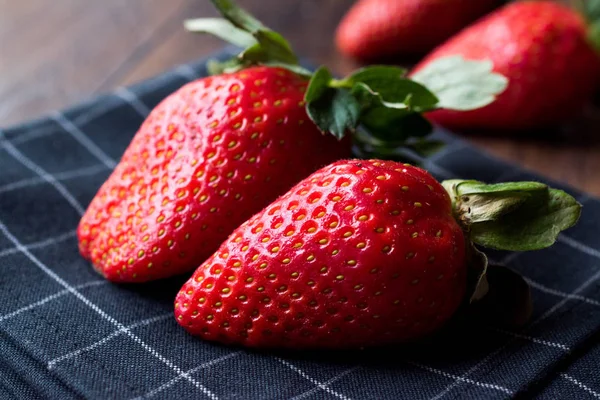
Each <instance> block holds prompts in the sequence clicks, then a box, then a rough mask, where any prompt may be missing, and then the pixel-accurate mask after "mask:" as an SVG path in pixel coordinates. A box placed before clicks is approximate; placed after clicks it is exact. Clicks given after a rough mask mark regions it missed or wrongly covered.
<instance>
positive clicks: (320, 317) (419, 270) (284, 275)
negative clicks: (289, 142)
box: [175, 160, 579, 348]
mask: <svg viewBox="0 0 600 400" xmlns="http://www.w3.org/2000/svg"><path fill="white" fill-rule="evenodd" d="M448 185H449V188H450V190H451V191H456V196H455V199H454V200H455V202H456V203H455V204H457V206H456V207H455V209H454V210H453V208H452V204H451V199H450V196H449V195H448V193H447V192H446V191H445V190H444V187H442V186H441V185H440V184H439V183H438V182H437V181H436V180H435V179H434V178H433V177H432V176H431V175H429V174H428V173H427V172H426V171H424V170H422V169H419V168H416V167H412V166H409V165H408V164H400V163H397V162H393V161H379V160H370V161H360V160H353V161H339V162H337V163H334V164H332V165H330V166H328V167H325V168H323V169H321V170H320V171H318V172H316V173H314V174H313V175H311V176H310V177H308V178H306V179H305V180H303V181H302V182H300V183H299V184H298V185H296V186H295V187H294V188H292V189H291V190H290V191H289V192H288V193H287V194H285V195H284V196H282V197H280V198H279V199H278V200H277V201H275V202H274V203H273V204H271V205H270V206H268V207H267V208H266V209H265V210H263V211H262V212H260V213H258V214H256V215H255V216H254V217H252V218H251V219H250V220H249V221H247V222H246V223H244V224H243V225H241V226H240V227H239V228H238V229H237V230H235V231H234V232H233V233H232V234H231V236H229V238H228V239H227V241H225V242H224V243H223V244H222V245H221V247H220V248H219V250H218V251H217V252H216V253H215V254H214V255H213V256H212V257H210V258H209V259H208V260H207V261H206V262H205V263H204V264H202V265H201V266H200V267H199V268H198V269H197V270H196V272H195V273H194V274H193V276H192V277H191V278H190V280H189V281H188V282H187V283H186V284H185V285H184V286H183V287H182V289H181V291H180V292H179V294H178V296H177V299H176V303H175V315H176V318H177V320H178V322H179V323H180V324H181V325H182V326H183V327H184V328H185V329H187V330H188V331H189V332H190V333H192V334H194V335H200V336H201V337H203V338H205V339H209V340H218V341H222V342H226V343H236V344H242V345H246V346H252V347H293V348H299V347H327V348H340V347H357V346H372V345H381V344H386V343H393V342H399V341H405V340H410V339H414V338H417V337H420V336H423V335H424V334H427V333H430V332H432V331H434V330H436V329H438V328H439V327H440V326H441V325H443V324H444V323H445V322H446V321H447V320H448V319H449V318H450V317H451V316H452V315H453V314H454V312H455V311H456V309H457V308H458V306H459V304H460V303H461V302H462V301H463V299H464V298H465V289H466V287H467V273H468V268H467V264H468V262H467V260H468V258H467V254H472V253H471V250H470V249H471V246H470V242H469V241H466V240H465V235H464V233H463V230H462V228H461V226H460V225H459V223H458V222H457V221H456V220H455V219H454V212H456V213H457V215H459V214H460V215H461V224H463V225H464V224H466V222H465V221H467V220H469V219H472V220H473V225H471V226H472V227H473V228H474V230H475V231H476V230H477V227H478V226H479V225H475V220H476V219H477V218H478V216H479V213H478V212H479V210H481V209H482V208H481V205H482V203H479V202H477V201H475V202H473V204H471V203H469V200H468V199H467V198H466V196H464V195H462V193H463V192H462V190H463V189H462V187H463V186H464V185H466V186H464V187H465V189H464V190H469V193H471V195H472V197H473V199H474V200H478V199H477V193H476V192H475V193H473V190H476V189H477V188H481V185H482V184H481V183H479V182H477V183H475V182H473V181H468V182H464V181H463V182H452V181H451V182H449V183H448ZM507 185H509V184H507ZM510 185H513V186H511V187H510V189H511V190H512V189H514V185H521V186H519V190H520V192H519V193H518V194H517V196H523V193H524V191H525V192H526V191H527V190H526V189H525V188H524V186H525V185H531V188H530V190H531V191H532V192H533V191H537V190H539V191H540V192H536V193H539V194H543V193H544V190H547V188H546V187H545V186H544V185H541V184H535V183H532V184H529V183H526V184H510ZM484 187H485V190H484V192H483V196H488V193H490V192H497V191H503V195H505V196H506V197H505V198H504V199H500V198H499V197H493V196H494V195H495V193H491V196H488V197H487V198H488V200H490V202H488V203H487V205H484V206H483V208H485V210H484V211H485V212H484V213H483V214H482V215H485V216H486V221H485V222H486V223H489V222H490V221H491V220H493V219H494V218H495V217H498V215H499V214H500V213H501V212H499V211H500V210H501V209H504V210H508V209H509V208H510V210H511V211H512V210H515V207H516V204H515V201H519V200H516V199H517V197H515V196H514V193H507V191H506V190H507V189H506V188H507V187H508V186H504V188H505V189H504V190H500V187H502V185H494V186H492V185H484ZM466 188H468V189H466ZM561 193H562V192H561ZM533 196H534V195H533V194H532V197H533ZM567 197H568V199H569V200H568V201H567V203H569V204H568V206H573V207H575V210H574V211H573V217H574V218H571V219H570V220H569V221H568V222H567V223H566V224H565V225H561V224H560V222H559V223H557V226H560V228H559V230H560V229H565V228H566V227H568V226H571V225H572V224H573V223H574V222H575V221H576V219H577V217H578V215H579V207H578V206H577V205H576V204H577V203H576V202H575V201H574V200H573V199H572V198H571V197H570V196H567ZM518 198H519V199H521V198H523V197H518ZM505 200H506V204H505V203H503V202H504V201H505ZM490 203H495V204H493V205H492V207H490ZM500 203H502V204H500ZM564 205H565V206H567V204H566V203H565V204H564ZM496 206H500V208H496ZM540 206H542V203H540ZM503 207H506V208H503ZM467 209H468V212H467V211H466V210H467ZM471 209H472V210H473V213H471ZM463 211H464V213H465V214H462V212H463ZM490 211H493V212H495V213H498V215H495V216H492V215H491V214H490ZM529 222H531V221H529ZM524 223H528V221H524ZM465 226H466V225H465ZM486 233H487V234H489V233H490V232H486ZM536 235H537V236H535V235H534V238H533V240H537V239H536V238H537V237H539V231H536ZM478 237H479V236H477V235H476V237H475V238H473V240H479V239H478ZM555 238H556V235H555V236H554V237H553V239H552V240H554V239H555ZM496 239H497V237H496ZM529 239H531V238H529ZM482 240H483V241H485V240H489V236H488V237H486V238H483V239H482ZM530 241H531V240H528V239H522V238H519V241H518V243H517V244H516V246H517V247H516V248H518V249H525V247H526V246H523V244H522V243H525V242H530ZM494 243H495V244H498V243H499V241H496V242H494ZM488 244H489V242H488ZM528 244H529V243H528ZM547 244H548V243H546V245H547ZM498 247H502V245H500V246H498ZM504 247H506V246H504ZM539 247H540V246H539V243H538V248H539ZM542 247H545V245H544V246H542ZM527 248H529V249H531V248H532V247H527ZM473 254H474V253H473ZM469 259H471V258H470V257H469ZM481 261H482V260H480V262H481ZM474 264H476V263H474ZM484 264H485V263H484ZM480 267H482V268H485V265H480ZM469 291H470V292H472V288H470V290H469ZM469 294H470V293H469Z"/></svg>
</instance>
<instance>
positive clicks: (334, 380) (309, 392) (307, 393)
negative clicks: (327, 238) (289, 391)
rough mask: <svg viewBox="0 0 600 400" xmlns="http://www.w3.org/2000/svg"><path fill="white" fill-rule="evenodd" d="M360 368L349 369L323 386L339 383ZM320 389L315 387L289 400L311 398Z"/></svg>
mask: <svg viewBox="0 0 600 400" xmlns="http://www.w3.org/2000/svg"><path fill="white" fill-rule="evenodd" d="M360 368H361V367H360V366H356V367H352V368H350V369H347V370H345V371H343V372H341V373H340V374H338V375H336V376H334V377H333V378H331V379H329V380H328V381H325V382H323V386H329V385H331V384H332V383H335V382H337V381H339V380H340V379H342V378H343V377H345V376H346V375H348V374H351V373H353V372H354V371H356V370H358V369H360ZM319 389H321V388H320V387H319V386H315V387H314V388H312V389H310V390H307V391H306V392H304V393H300V394H299V395H297V396H294V397H292V398H291V399H289V400H300V399H303V398H305V397H307V396H310V395H311V394H313V393H316V392H317V391H318V390H319Z"/></svg>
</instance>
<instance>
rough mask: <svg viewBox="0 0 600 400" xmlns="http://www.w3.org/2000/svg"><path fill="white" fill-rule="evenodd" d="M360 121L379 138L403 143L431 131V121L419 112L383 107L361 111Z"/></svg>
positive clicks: (394, 142)
mask: <svg viewBox="0 0 600 400" xmlns="http://www.w3.org/2000/svg"><path fill="white" fill-rule="evenodd" d="M361 123H362V124H363V125H364V126H365V127H366V128H367V129H368V130H369V132H371V134H372V135H373V136H375V137H376V138H378V139H379V140H383V141H385V142H388V143H390V145H395V146H399V145H403V144H405V142H406V140H407V139H409V138H411V137H416V138H422V137H425V136H427V135H429V134H430V133H431V132H433V126H432V125H431V123H430V122H429V121H428V120H427V119H426V118H425V117H423V115H421V114H417V113H411V112H410V111H408V110H394V109H389V108H384V107H377V108H371V109H368V110H367V111H365V112H363V115H362V116H361Z"/></svg>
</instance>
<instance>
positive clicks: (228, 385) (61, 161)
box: [0, 53, 600, 400]
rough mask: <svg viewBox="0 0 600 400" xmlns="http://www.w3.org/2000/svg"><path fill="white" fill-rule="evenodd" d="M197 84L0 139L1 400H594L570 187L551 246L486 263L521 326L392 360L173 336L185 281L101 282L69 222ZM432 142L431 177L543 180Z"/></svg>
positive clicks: (592, 211)
mask: <svg viewBox="0 0 600 400" xmlns="http://www.w3.org/2000/svg"><path fill="white" fill-rule="evenodd" d="M221 56H224V54H223V53H221ZM205 73H206V71H205V63H204V61H199V62H196V63H191V64H189V65H183V66H180V67H178V68H176V69H174V70H172V71H170V72H168V73H165V74H163V75H161V76H159V77H156V78H153V79H150V80H148V81H146V82H143V83H141V84H138V85H135V86H133V87H130V88H121V89H119V90H116V91H115V92H113V93H111V94H107V95H104V96H101V97H98V98H95V99H93V100H91V101H88V102H86V103H85V104H82V105H79V106H76V107H74V108H71V109H69V110H66V111H64V112H57V113H54V114H52V115H50V116H49V117H47V118H44V119H41V120H37V121H34V122H30V123H26V124H23V125H21V126H17V127H14V128H10V129H6V130H3V131H0V270H1V274H0V378H1V379H0V398H23V399H31V398H56V399H69V398H81V397H85V398H92V399H109V398H115V399H127V398H137V397H143V398H156V399H188V398H190V399H205V398H206V399H213V400H214V399H244V400H251V399H292V398H293V399H306V400H310V399H335V398H338V399H376V400H385V399H394V400H395V399H411V400H413V399H431V400H437V399H443V400H450V399H455V398H461V399H464V398H482V399H495V398H507V397H511V396H516V395H518V394H524V395H525V396H526V397H532V396H539V397H541V398H547V399H554V398H561V399H566V398H573V399H585V398H598V397H600V374H599V367H598V365H599V363H600V347H599V346H598V345H596V344H595V343H596V342H597V341H598V340H597V339H598V338H599V335H598V330H599V327H600V251H599V250H598V249H599V248H600V229H599V228H600V202H599V201H598V200H597V199H594V198H592V197H590V196H587V195H585V194H583V193H579V192H577V191H575V190H573V189H570V188H568V189H567V190H569V192H571V193H573V194H574V195H575V196H576V197H577V198H578V200H579V201H580V202H582V203H583V205H584V211H583V217H582V219H581V221H580V223H579V224H578V225H577V226H576V227H575V228H573V229H570V230H568V231H567V232H565V233H564V234H562V235H561V236H560V238H559V241H558V243H557V244H556V245H555V246H554V247H552V248H550V249H547V250H543V251H538V252H532V253H522V254H518V253H501V252H492V253H490V256H491V258H492V259H494V260H496V261H498V262H502V263H504V264H506V265H508V266H510V267H512V268H514V269H516V270H518V271H519V272H520V273H522V274H523V275H524V276H525V277H526V278H527V280H528V282H529V283H530V285H531V287H532V293H533V302H534V312H533V318H532V322H531V323H530V324H529V325H528V326H526V327H525V328H523V329H522V330H518V331H507V330H498V329H495V328H491V327H485V326H483V327H479V328H473V329H472V330H469V332H468V333H467V332H465V333H464V335H462V334H459V335H457V337H456V338H452V339H446V340H445V341H442V342H440V343H438V344H435V343H434V344H429V345H421V346H418V345H416V346H410V348H403V349H399V350H397V351H390V350H386V351H381V350H370V351H362V352H358V351H357V352H343V353H327V352H319V353H311V352H303V353H301V354H294V353H277V352H257V351H247V350H244V349H239V348H231V347H226V346H221V345H218V344H212V343H207V342H204V341H202V340H199V339H197V338H194V337H191V336H190V335H188V334H187V333H186V332H185V331H184V330H183V329H181V328H180V327H179V326H178V325H177V323H176V322H175V320H174V318H173V316H172V314H173V299H174V296H175V294H176V292H177V290H178V289H179V287H180V285H181V284H182V282H183V278H173V279H169V280H166V281H162V282H154V283H149V284H144V285H138V286H127V285H114V284H111V283H108V282H106V281H105V280H103V279H102V278H101V277H100V276H99V275H97V274H96V273H95V272H94V271H93V269H92V268H91V266H90V264H89V263H88V262H87V261H85V260H84V259H83V258H82V257H81V256H80V255H79V253H78V250H77V239H76V235H75V229H76V226H77V224H78V221H79V218H80V216H81V214H82V212H83V210H84V208H85V207H86V206H87V204H88V203H89V202H90V200H91V199H92V197H93V196H94V194H95V193H96V191H97V189H98V188H99V187H100V185H101V184H102V182H103V181H104V180H105V179H106V178H107V177H108V175H109V173H110V171H111V169H112V168H113V167H114V166H115V164H116V162H117V160H118V159H119V157H120V156H121V154H122V152H123V151H124V149H125V148H126V146H127V144H128V143H129V141H130V140H131V138H132V136H133V135H134V133H135V132H136V130H137V129H138V127H139V125H140V123H141V122H142V121H143V119H144V116H145V115H146V114H147V112H148V111H149V110H150V109H151V108H152V107H154V106H155V105H156V104H157V103H158V102H159V101H160V100H161V99H163V98H164V97H165V96H167V95H168V94H170V93H171V92H173V91H174V90H176V89H177V88H178V87H180V86H181V85H183V84H185V83H186V82H188V81H190V80H193V79H196V78H198V77H201V76H203V75H204V74H205ZM436 136H437V137H438V138H441V139H443V140H445V141H447V142H448V143H449V145H448V146H447V147H446V148H445V149H444V150H442V152H441V153H439V154H437V155H435V156H433V157H432V158H430V159H428V160H425V161H424V166H425V167H427V168H428V169H430V170H431V171H432V172H433V173H434V174H435V175H436V176H437V177H439V178H449V177H469V178H474V179H480V180H484V181H487V182H495V181H507V180H524V179H534V180H542V181H545V179H543V178H540V177H537V176H535V175H533V174H531V173H529V172H526V171H523V170H521V169H519V168H517V167H515V166H511V165H508V164H506V163H504V162H501V161H499V160H496V159H494V158H491V157H489V156H488V155H486V154H484V153H482V152H481V151H479V150H476V149H474V148H473V147H471V146H470V145H468V144H467V143H465V142H463V141H461V140H458V139H457V138H455V137H454V136H452V135H450V134H448V133H445V132H442V131H439V132H437V133H436ZM553 185H556V183H553ZM557 186H559V187H560V185H557ZM461 337H462V339H461ZM465 338H468V339H465ZM477 338H478V339H480V340H477Z"/></svg>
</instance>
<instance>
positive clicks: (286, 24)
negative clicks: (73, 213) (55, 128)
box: [0, 0, 600, 195]
mask: <svg viewBox="0 0 600 400" xmlns="http://www.w3.org/2000/svg"><path fill="white" fill-rule="evenodd" d="M239 3H240V4H242V5H244V6H245V7H246V8H248V9H249V10H251V11H252V12H253V13H255V14H256V15H257V16H258V17H259V18H260V19H261V20H263V21H264V22H265V23H266V24H267V25H269V26H270V27H272V28H273V29H275V30H278V31H280V32H282V33H283V34H284V35H285V36H286V37H288V38H289V39H290V41H291V42H292V44H293V45H294V47H295V49H296V50H297V52H298V53H299V54H302V55H304V56H306V57H309V58H311V59H313V60H315V61H317V62H319V63H324V64H327V65H328V66H329V67H331V68H332V69H333V70H334V71H335V72H337V73H340V74H344V73H347V72H349V71H350V70H352V69H353V68H355V67H356V64H353V63H352V62H351V61H349V60H346V59H344V58H343V57H342V56H340V55H339V54H338V53H337V52H336V50H335V48H334V46H333V41H332V33H333V31H334V29H335V26H336V24H337V22H338V21H339V19H340V18H341V16H342V15H343V14H344V12H345V11H346V10H347V9H348V7H349V6H350V5H351V4H352V3H353V0H285V1H282V0H239ZM214 15H216V14H215V12H214V10H213V8H212V6H211V5H210V3H209V1H208V0H102V1H91V0H54V1H52V2H49V1H47V0H0V126H3V127H5V126H8V125H11V124H14V123H19V122H21V121H24V120H26V119H29V118H33V117H37V116H40V115H42V114H44V113H47V112H48V111H51V110H54V109H59V108H63V107H65V106H67V105H69V104H73V103H76V102H78V101H80V100H81V99H84V98H86V97H89V96H92V95H94V94H96V93H101V92H104V91H108V90H110V89H112V88H114V87H116V86H119V85H127V84H130V83H133V82H136V81H139V80H141V79H144V78H147V77H150V76H152V75H155V74H159V73H161V72H162V71H164V70H166V69H168V68H170V67H172V66H174V65H177V64H180V63H183V62H186V61H190V60H193V59H195V58H198V57H202V56H205V55H207V54H209V53H210V52H211V51H213V50H216V49H218V48H219V47H220V46H221V45H222V43H221V42H220V41H219V40H216V39H213V38H210V37H207V36H196V35H192V34H188V33H186V32H185V31H184V30H183V28H182V21H183V20H184V19H185V18H190V17H200V16H214ZM561 132H562V133H561ZM469 140H471V141H473V142H474V143H475V144H476V145H477V146H481V147H483V148H485V149H487V150H488V151H490V152H492V153H494V154H496V155H498V156H499V157H502V158H505V159H509V160H512V161H515V162H517V163H519V164H521V165H523V166H525V167H527V168H531V169H533V170H535V171H538V172H540V173H542V174H543V175H546V176H549V177H552V178H555V179H559V180H562V181H566V182H569V183H570V184H571V185H573V186H575V187H578V188H581V189H584V190H586V191H588V192H590V193H592V194H595V195H600V177H599V176H600V175H599V171H600V113H599V112H597V111H596V110H594V109H593V108H590V110H588V111H587V115H585V116H582V117H581V118H579V119H578V120H577V121H574V122H573V123H571V124H570V125H569V127H567V128H563V129H561V130H559V132H558V133H552V134H545V135H543V137H542V138H541V139H540V138H538V139H533V138H515V137H513V138H500V137H496V138H491V137H485V136H483V135H479V136H473V135H471V136H469Z"/></svg>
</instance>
